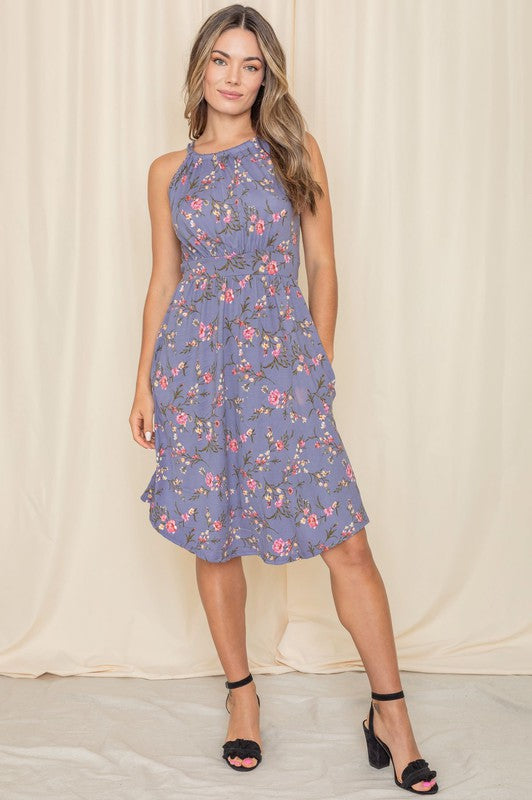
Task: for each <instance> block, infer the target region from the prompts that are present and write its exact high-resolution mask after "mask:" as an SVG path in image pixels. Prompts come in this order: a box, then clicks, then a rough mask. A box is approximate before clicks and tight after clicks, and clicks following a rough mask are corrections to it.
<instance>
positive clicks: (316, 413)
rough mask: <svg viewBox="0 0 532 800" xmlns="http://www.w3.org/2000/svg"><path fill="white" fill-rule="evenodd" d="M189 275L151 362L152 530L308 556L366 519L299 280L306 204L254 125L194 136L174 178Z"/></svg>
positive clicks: (204, 554) (189, 545) (227, 552)
mask: <svg viewBox="0 0 532 800" xmlns="http://www.w3.org/2000/svg"><path fill="white" fill-rule="evenodd" d="M168 198H169V202H170V209H171V216H172V225H173V228H174V231H175V234H176V236H177V238H178V239H179V241H180V245H181V252H182V262H181V272H182V278H181V280H180V281H179V283H178V284H177V287H176V290H175V292H174V295H173V297H172V300H171V301H170V303H169V306H168V308H167V310H166V313H165V315H164V318H163V320H162V323H161V324H160V326H159V329H158V331H157V334H156V339H155V346H154V352H153V358H152V363H151V369H150V385H151V390H152V395H153V401H154V424H153V435H154V443H155V451H154V452H155V471H154V472H153V474H152V476H151V479H150V481H149V483H148V485H147V487H146V489H145V490H144V492H143V493H142V494H141V495H140V499H141V500H142V501H144V502H146V503H148V506H149V519H150V522H151V525H152V526H153V528H154V529H155V530H156V531H158V532H159V533H160V534H161V535H162V536H164V537H166V539H169V540H170V541H171V542H173V543H174V544H177V545H180V546H181V547H183V548H185V549H186V550H188V551H189V552H191V553H194V554H196V555H197V556H199V557H200V558H202V559H205V560H207V561H211V562H224V561H228V560H229V559H231V558H235V557H237V556H244V555H257V556H259V557H260V558H261V559H262V560H263V562H264V563H266V564H286V563H288V562H291V561H296V560H298V559H302V558H311V557H312V556H315V555H318V554H321V553H322V552H324V551H326V550H329V549H331V548H332V547H334V546H335V545H337V544H340V543H341V542H343V541H345V540H346V539H348V538H349V537H350V536H353V535H354V534H356V533H357V532H358V531H360V530H362V529H363V528H364V526H365V525H366V524H367V523H368V522H369V517H368V515H367V513H366V510H365V508H364V506H363V503H362V499H361V495H360V491H359V488H358V484H357V480H356V477H355V474H354V472H353V467H352V464H351V462H350V459H349V456H348V454H347V452H346V449H345V446H344V444H343V441H342V439H341V437H340V434H339V432H338V428H337V426H336V422H335V419H334V415H333V410H332V406H333V401H334V398H335V395H336V377H335V372H334V369H333V367H332V364H331V362H330V360H329V358H328V357H327V354H326V352H325V349H324V347H323V344H322V342H321V339H320V337H319V335H318V331H317V328H316V326H315V324H314V322H313V320H312V317H311V315H310V310H309V307H308V305H307V303H306V301H305V298H304V296H303V293H302V291H301V288H300V286H299V284H298V270H299V261H300V257H299V239H300V216H299V214H296V213H294V210H293V207H292V204H291V202H290V200H289V198H288V196H287V194H286V192H285V190H284V187H283V185H282V183H281V181H280V180H278V178H277V176H276V174H275V172H274V165H273V161H272V158H271V151H270V147H269V143H268V142H267V141H266V140H265V139H263V138H261V137H258V136H255V137H253V138H252V139H248V140H247V141H245V142H242V143H240V144H238V145H235V146H234V147H228V148H226V149H225V150H219V151H217V152H215V153H209V154H205V153H198V152H196V150H194V147H193V141H191V142H189V143H188V145H187V153H186V156H185V158H184V160H183V162H182V163H181V164H180V166H179V167H178V169H177V171H176V172H175V174H174V175H173V176H172V178H171V180H170V184H169V187H168Z"/></svg>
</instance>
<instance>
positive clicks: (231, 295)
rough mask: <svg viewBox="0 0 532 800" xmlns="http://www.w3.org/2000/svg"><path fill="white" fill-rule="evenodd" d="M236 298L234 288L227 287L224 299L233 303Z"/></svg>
mask: <svg viewBox="0 0 532 800" xmlns="http://www.w3.org/2000/svg"><path fill="white" fill-rule="evenodd" d="M234 299H235V295H234V292H233V290H232V289H226V291H225V294H224V300H225V302H226V303H232V302H233V300H234Z"/></svg>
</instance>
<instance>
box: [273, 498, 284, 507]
mask: <svg viewBox="0 0 532 800" xmlns="http://www.w3.org/2000/svg"><path fill="white" fill-rule="evenodd" d="M275 505H276V507H277V508H281V506H282V505H283V498H282V497H279V498H278V499H277V500H276V501H275Z"/></svg>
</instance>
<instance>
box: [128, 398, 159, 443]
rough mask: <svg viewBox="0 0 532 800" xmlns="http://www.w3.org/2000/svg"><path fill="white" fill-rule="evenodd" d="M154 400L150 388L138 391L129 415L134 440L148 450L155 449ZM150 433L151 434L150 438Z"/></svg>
mask: <svg viewBox="0 0 532 800" xmlns="http://www.w3.org/2000/svg"><path fill="white" fill-rule="evenodd" d="M153 412H154V402H153V395H152V393H151V391H150V389H145V390H143V391H137V393H136V394H135V399H134V400H133V407H132V409H131V414H130V415H129V425H130V427H131V432H132V434H133V438H134V440H135V441H136V442H137V444H140V445H141V447H145V448H146V450H155V436H154V431H153ZM148 434H151V436H150V437H149V438H148V436H147V435H148Z"/></svg>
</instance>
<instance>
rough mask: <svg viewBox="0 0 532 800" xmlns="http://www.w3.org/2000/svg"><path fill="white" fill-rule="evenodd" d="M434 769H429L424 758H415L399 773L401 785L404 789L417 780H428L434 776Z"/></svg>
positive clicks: (417, 781)
mask: <svg viewBox="0 0 532 800" xmlns="http://www.w3.org/2000/svg"><path fill="white" fill-rule="evenodd" d="M436 774H437V773H436V770H435V769H429V765H428V764H427V762H426V761H425V759H424V758H416V760H415V761H411V762H410V763H409V764H407V765H406V767H405V768H404V770H403V773H402V775H401V785H402V786H403V788H404V789H409V788H410V787H411V786H412V785H413V784H414V783H419V781H430V780H432V778H435V777H436Z"/></svg>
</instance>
